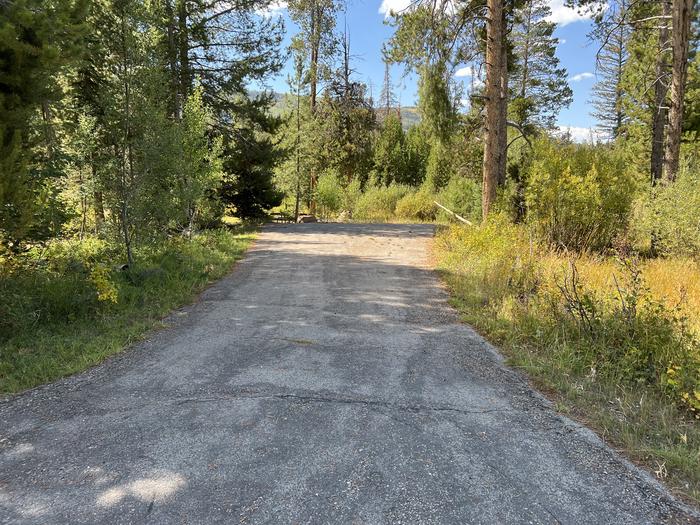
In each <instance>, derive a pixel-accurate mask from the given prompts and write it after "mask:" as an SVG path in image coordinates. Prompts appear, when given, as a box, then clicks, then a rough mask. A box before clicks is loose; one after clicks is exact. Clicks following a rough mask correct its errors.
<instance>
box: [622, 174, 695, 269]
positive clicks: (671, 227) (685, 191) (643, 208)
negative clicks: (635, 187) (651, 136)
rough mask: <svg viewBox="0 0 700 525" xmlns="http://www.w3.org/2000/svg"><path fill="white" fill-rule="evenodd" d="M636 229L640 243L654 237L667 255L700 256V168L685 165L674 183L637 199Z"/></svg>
mask: <svg viewBox="0 0 700 525" xmlns="http://www.w3.org/2000/svg"><path fill="white" fill-rule="evenodd" d="M637 204H638V206H637V214H636V215H635V216H634V221H633V231H634V233H635V234H636V237H637V239H636V240H637V242H639V244H640V245H641V246H642V247H644V246H645V245H646V244H647V243H646V242H645V241H647V240H649V239H651V238H652V237H653V239H654V250H655V251H656V252H657V254H660V255H664V256H681V257H683V256H690V257H694V258H700V169H698V165H697V163H695V164H694V165H690V166H688V165H686V166H684V167H683V168H682V169H681V171H680V173H679V175H678V178H677V180H676V182H675V183H673V184H660V185H658V186H656V187H655V188H654V189H653V191H652V192H651V195H650V197H646V198H644V199H643V200H640V201H638V203H637Z"/></svg>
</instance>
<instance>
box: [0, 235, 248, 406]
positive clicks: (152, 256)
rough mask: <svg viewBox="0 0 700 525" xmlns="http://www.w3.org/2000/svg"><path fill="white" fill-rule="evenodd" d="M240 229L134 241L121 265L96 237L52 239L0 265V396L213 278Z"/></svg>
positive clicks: (242, 240) (136, 326) (123, 333)
mask: <svg viewBox="0 0 700 525" xmlns="http://www.w3.org/2000/svg"><path fill="white" fill-rule="evenodd" d="M252 236H253V234H252V232H251V231H248V230H244V229H238V230H232V229H220V230H209V231H205V232H202V233H200V234H198V235H196V236H195V237H194V238H193V239H191V240H185V239H180V238H178V239H171V240H169V241H166V242H164V243H161V244H158V245H155V246H151V247H142V248H141V249H140V250H139V251H138V252H137V253H136V261H137V263H136V265H135V267H134V268H129V269H120V268H119V267H118V264H117V261H119V260H120V258H119V257H118V254H117V253H116V252H115V249H114V247H113V246H112V245H110V244H108V243H106V242H105V241H102V240H99V239H87V240H83V241H78V240H65V241H54V242H52V243H51V244H50V245H49V246H48V247H47V248H45V249H42V250H41V251H34V252H30V253H28V254H26V255H25V256H23V257H22V258H21V259H13V260H12V261H4V263H3V264H2V266H0V393H11V392H18V391H20V390H23V389H26V388H31V387H33V386H36V385H38V384H41V383H45V382H48V381H51V380H54V379H56V378H59V377H62V376H65V375H69V374H72V373H75V372H78V371H80V370H83V369H85V368H87V367H89V366H92V365H94V364H96V363H98V362H100V361H101V360H102V359H104V358H105V357H107V356H109V355H111V354H113V353H115V352H118V351H120V350H122V349H123V348H124V347H125V346H127V345H129V344H130V343H132V342H133V341H135V340H137V339H139V338H140V337H141V336H142V335H143V334H144V332H145V331H147V330H148V329H150V328H152V327H154V326H156V325H157V324H158V322H159V320H160V319H161V318H162V317H163V316H164V315H165V314H166V313H167V312H169V311H170V310H172V309H173V308H175V307H177V306H180V305H182V304H184V303H186V302H188V301H191V300H192V298H193V297H194V295H195V294H196V293H198V292H199V291H200V290H202V289H203V287H204V286H206V285H207V284H208V283H210V282H211V281H213V280H215V279H218V278H220V277H222V276H223V275H224V274H225V273H226V272H228V271H229V270H230V268H231V266H232V265H233V263H234V262H235V261H236V260H237V259H239V258H240V257H241V256H242V254H243V252H244V251H245V249H246V247H247V246H248V244H249V243H250V241H251V239H252Z"/></svg>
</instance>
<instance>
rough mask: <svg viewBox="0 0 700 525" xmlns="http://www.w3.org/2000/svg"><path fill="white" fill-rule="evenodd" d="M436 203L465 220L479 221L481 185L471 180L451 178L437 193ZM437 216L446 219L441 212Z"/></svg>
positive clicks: (457, 177)
mask: <svg viewBox="0 0 700 525" xmlns="http://www.w3.org/2000/svg"><path fill="white" fill-rule="evenodd" d="M437 201H438V202H439V203H440V204H442V205H443V206H446V207H447V208H449V209H450V210H452V211H453V212H455V213H456V214H458V215H461V216H462V217H464V218H465V219H468V220H471V221H472V222H475V223H478V222H480V221H481V185H480V184H478V183H476V182H474V180H472V179H467V178H465V177H459V176H454V177H452V178H451V179H450V180H449V182H448V183H447V185H446V186H445V187H444V188H443V189H442V190H441V191H440V192H439V193H438V195H437ZM439 216H440V217H444V218H446V219H447V218H448V217H447V216H446V214H445V212H443V211H440V213H439Z"/></svg>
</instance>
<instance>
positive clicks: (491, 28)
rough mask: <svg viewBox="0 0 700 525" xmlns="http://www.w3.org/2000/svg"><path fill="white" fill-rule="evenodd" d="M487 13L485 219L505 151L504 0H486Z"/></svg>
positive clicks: (483, 193)
mask: <svg viewBox="0 0 700 525" xmlns="http://www.w3.org/2000/svg"><path fill="white" fill-rule="evenodd" d="M486 6H487V8H488V15H487V20H486V133H485V136H484V165H483V189H482V202H481V210H482V215H483V219H484V220H486V219H487V217H488V214H489V211H490V210H491V205H492V204H493V201H494V200H495V198H496V187H497V185H498V182H499V180H502V179H504V178H505V174H504V175H503V176H501V170H502V169H504V168H505V162H503V160H502V159H501V155H503V154H504V150H505V141H504V139H505V133H503V126H504V125H505V122H504V111H503V105H504V104H505V103H506V98H505V96H504V94H503V93H502V90H503V88H504V87H505V86H504V82H503V74H504V68H505V66H504V64H503V61H504V58H505V56H504V55H505V53H504V45H503V43H504V33H503V0H487V2H486Z"/></svg>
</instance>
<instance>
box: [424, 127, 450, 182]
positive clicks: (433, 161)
mask: <svg viewBox="0 0 700 525" xmlns="http://www.w3.org/2000/svg"><path fill="white" fill-rule="evenodd" d="M453 174H454V167H453V162H452V155H451V152H450V148H449V147H448V146H447V145H445V143H443V142H442V141H440V140H435V141H433V143H432V145H431V148H430V155H429V156H428V162H427V164H426V167H425V184H427V185H428V186H429V187H430V188H431V189H432V190H433V191H437V190H439V189H440V188H442V187H444V186H445V184H447V182H448V181H449V180H450V178H451V177H452V175H453Z"/></svg>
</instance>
